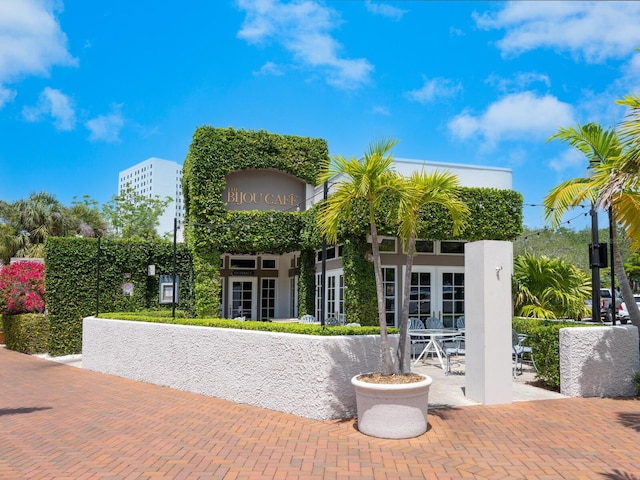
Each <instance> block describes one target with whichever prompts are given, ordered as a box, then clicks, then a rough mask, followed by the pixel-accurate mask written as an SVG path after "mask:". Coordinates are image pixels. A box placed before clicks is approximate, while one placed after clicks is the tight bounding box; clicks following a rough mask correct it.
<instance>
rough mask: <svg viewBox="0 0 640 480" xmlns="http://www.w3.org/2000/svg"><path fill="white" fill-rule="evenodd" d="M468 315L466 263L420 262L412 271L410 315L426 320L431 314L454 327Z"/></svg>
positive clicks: (446, 325)
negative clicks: (441, 263)
mask: <svg viewBox="0 0 640 480" xmlns="http://www.w3.org/2000/svg"><path fill="white" fill-rule="evenodd" d="M463 315H464V267H424V266H417V267H414V268H413V271H412V272H411V296H410V297H409V318H419V319H420V320H422V321H423V322H424V321H425V320H426V319H427V318H428V317H436V318H439V319H440V320H442V323H443V324H444V327H445V328H454V327H455V322H456V320H457V319H458V317H461V316H463Z"/></svg>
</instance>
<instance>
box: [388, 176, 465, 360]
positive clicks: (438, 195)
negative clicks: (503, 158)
mask: <svg viewBox="0 0 640 480" xmlns="http://www.w3.org/2000/svg"><path fill="white" fill-rule="evenodd" d="M402 180H403V183H402V190H401V195H400V201H399V205H398V225H399V228H398V233H399V236H400V238H401V239H402V240H403V242H404V246H405V247H406V250H407V260H406V268H405V278H404V284H403V286H404V287H403V295H402V298H403V300H402V312H401V314H400V341H402V342H405V346H404V348H401V349H399V350H398V352H399V358H398V360H399V364H400V368H401V373H407V372H408V371H409V358H408V356H407V352H409V345H408V342H409V335H408V321H409V302H410V298H411V271H412V269H413V260H414V256H415V245H416V238H418V235H419V234H425V233H426V232H419V231H418V228H419V225H420V214H421V212H422V210H423V207H424V206H425V205H429V204H437V205H441V206H443V207H444V208H445V209H446V210H447V211H448V212H449V215H450V216H451V223H452V229H453V234H454V235H457V234H458V233H459V232H460V230H461V229H462V228H463V226H464V225H465V221H466V218H467V216H468V215H469V208H468V207H467V205H466V204H465V203H464V202H462V201H461V200H460V199H459V198H458V192H459V183H458V177H457V176H456V175H454V174H452V173H449V172H440V171H438V170H436V171H434V172H432V173H425V172H424V171H421V172H414V173H413V174H412V175H411V176H410V177H406V178H403V179H402Z"/></svg>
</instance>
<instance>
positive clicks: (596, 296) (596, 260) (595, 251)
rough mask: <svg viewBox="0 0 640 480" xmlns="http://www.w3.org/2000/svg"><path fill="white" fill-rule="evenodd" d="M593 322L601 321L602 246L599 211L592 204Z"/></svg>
mask: <svg viewBox="0 0 640 480" xmlns="http://www.w3.org/2000/svg"><path fill="white" fill-rule="evenodd" d="M590 214H591V246H590V248H591V255H590V257H591V320H593V321H594V322H599V321H600V244H599V242H598V211H597V210H596V209H595V206H594V205H593V204H591V212H590Z"/></svg>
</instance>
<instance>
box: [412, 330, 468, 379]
mask: <svg viewBox="0 0 640 480" xmlns="http://www.w3.org/2000/svg"><path fill="white" fill-rule="evenodd" d="M457 335H460V330H458V329H457V328H424V329H422V328H421V329H416V330H409V336H410V337H412V338H415V339H418V338H428V339H429V341H428V342H427V344H426V345H425V346H424V348H423V349H422V352H420V355H418V358H416V359H415V361H414V362H413V365H416V364H417V363H418V362H419V361H420V359H421V358H424V357H425V356H426V355H427V354H429V353H435V354H436V355H437V356H438V360H439V361H440V367H441V368H442V369H444V368H445V367H444V361H443V359H442V356H443V355H444V350H443V349H442V346H441V345H440V342H438V338H441V337H455V336H457Z"/></svg>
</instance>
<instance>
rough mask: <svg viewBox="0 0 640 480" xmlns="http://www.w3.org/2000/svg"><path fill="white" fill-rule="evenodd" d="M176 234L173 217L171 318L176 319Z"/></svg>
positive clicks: (176, 228) (176, 227) (175, 224)
mask: <svg viewBox="0 0 640 480" xmlns="http://www.w3.org/2000/svg"><path fill="white" fill-rule="evenodd" d="M177 233H178V219H177V218H176V217H173V275H172V281H173V291H172V292H171V295H172V297H171V317H172V318H174V319H175V318H176V236H177Z"/></svg>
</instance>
